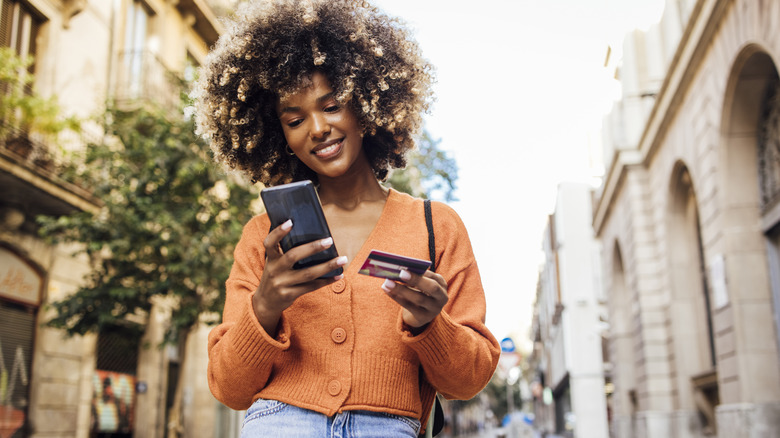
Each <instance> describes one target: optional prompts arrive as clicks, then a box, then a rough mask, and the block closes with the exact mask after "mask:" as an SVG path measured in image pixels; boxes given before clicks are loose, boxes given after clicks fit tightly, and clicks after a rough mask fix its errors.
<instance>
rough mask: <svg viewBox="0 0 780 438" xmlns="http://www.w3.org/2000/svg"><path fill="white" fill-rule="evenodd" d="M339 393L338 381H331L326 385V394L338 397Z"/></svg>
mask: <svg viewBox="0 0 780 438" xmlns="http://www.w3.org/2000/svg"><path fill="white" fill-rule="evenodd" d="M340 392H341V382H339V381H338V380H331V381H330V383H328V394H330V395H332V396H333V397H335V396H337V395H339V393H340Z"/></svg>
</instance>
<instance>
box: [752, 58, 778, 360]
mask: <svg viewBox="0 0 780 438" xmlns="http://www.w3.org/2000/svg"><path fill="white" fill-rule="evenodd" d="M769 73H770V74H769V82H768V84H767V86H766V92H765V94H764V96H765V97H764V101H763V102H762V104H761V108H762V111H761V116H760V118H759V121H758V130H757V131H758V139H757V147H758V151H757V153H758V181H759V196H760V202H761V214H762V224H763V231H764V234H765V235H766V238H767V241H766V243H767V256H768V260H769V275H770V279H771V287H772V308H773V313H774V322H775V338H776V339H780V80H778V74H777V71H776V70H774V66H772V68H771V71H770V72H769ZM778 347H779V348H778V351H780V345H779V346H778Z"/></svg>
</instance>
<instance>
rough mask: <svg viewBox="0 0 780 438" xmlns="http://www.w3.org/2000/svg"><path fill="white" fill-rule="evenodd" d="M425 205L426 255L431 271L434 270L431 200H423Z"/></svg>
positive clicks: (434, 237)
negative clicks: (429, 259)
mask: <svg viewBox="0 0 780 438" xmlns="http://www.w3.org/2000/svg"><path fill="white" fill-rule="evenodd" d="M423 204H424V205H425V226H426V227H428V255H429V257H430V258H431V271H436V236H435V235H434V234H433V213H432V212H431V200H430V199H426V200H425V201H423Z"/></svg>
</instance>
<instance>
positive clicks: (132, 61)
mask: <svg viewBox="0 0 780 438" xmlns="http://www.w3.org/2000/svg"><path fill="white" fill-rule="evenodd" d="M115 72H116V79H115V86H114V100H115V101H116V103H117V104H118V105H120V106H125V105H134V104H139V103H154V104H157V105H160V106H161V107H163V108H166V109H170V110H176V109H177V108H178V106H179V102H180V96H179V93H180V91H181V86H180V85H181V83H182V79H181V77H179V76H178V75H177V74H176V73H174V72H173V71H171V70H170V69H168V68H167V67H166V66H165V64H163V62H161V60H160V59H159V58H158V57H157V56H156V55H155V54H154V53H152V52H151V51H149V50H138V51H123V52H120V53H119V54H118V55H117V64H116V67H115Z"/></svg>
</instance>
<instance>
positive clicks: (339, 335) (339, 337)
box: [330, 328, 347, 344]
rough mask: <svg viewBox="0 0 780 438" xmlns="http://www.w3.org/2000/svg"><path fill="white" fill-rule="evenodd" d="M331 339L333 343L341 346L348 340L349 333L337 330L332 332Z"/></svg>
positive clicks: (341, 329) (340, 329)
mask: <svg viewBox="0 0 780 438" xmlns="http://www.w3.org/2000/svg"><path fill="white" fill-rule="evenodd" d="M330 338H331V339H333V342H335V343H337V344H340V343H342V342H344V341H345V340H347V331H346V330H344V329H343V328H335V329H333V331H332V332H330Z"/></svg>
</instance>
